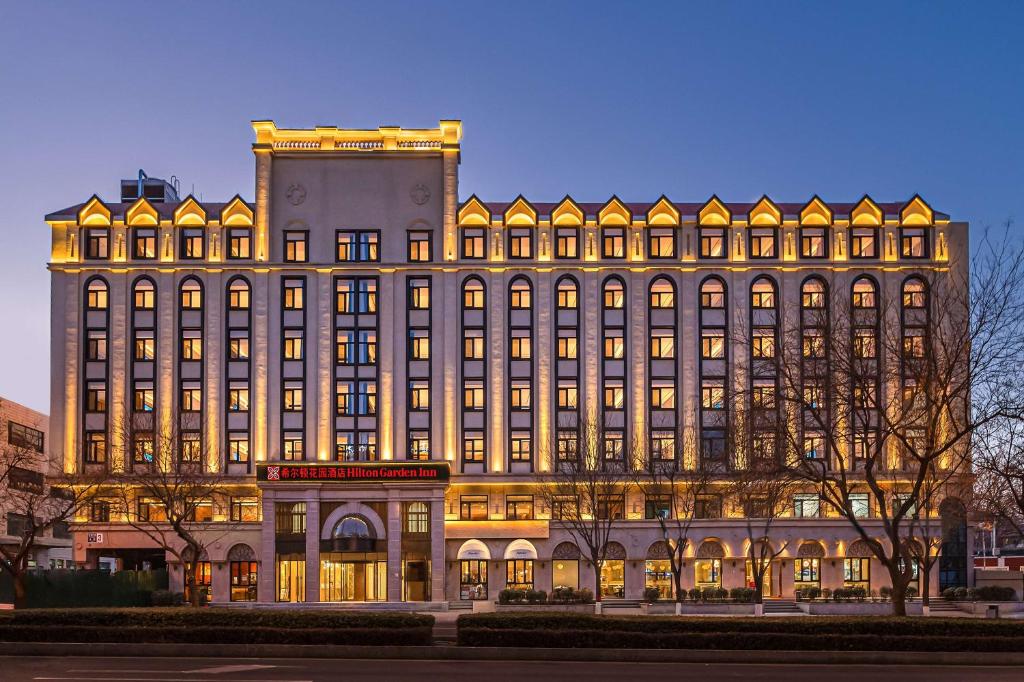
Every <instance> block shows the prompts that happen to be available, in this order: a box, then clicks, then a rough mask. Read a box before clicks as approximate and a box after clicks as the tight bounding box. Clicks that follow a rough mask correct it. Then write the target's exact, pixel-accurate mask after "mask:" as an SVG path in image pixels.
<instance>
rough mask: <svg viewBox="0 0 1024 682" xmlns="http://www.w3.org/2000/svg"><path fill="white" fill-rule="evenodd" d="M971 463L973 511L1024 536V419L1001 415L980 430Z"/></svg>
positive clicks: (1019, 535)
mask: <svg viewBox="0 0 1024 682" xmlns="http://www.w3.org/2000/svg"><path fill="white" fill-rule="evenodd" d="M974 465H975V470H976V472H977V483H976V485H975V497H974V500H975V508H976V509H977V511H979V512H981V513H982V514H984V515H985V516H987V517H990V518H991V519H992V521H993V523H995V524H997V526H999V527H1002V528H1005V529H1007V530H1011V531H1013V533H1014V534H1016V535H1017V536H1018V537H1024V420H1022V419H1004V420H1001V421H999V422H997V423H995V424H992V425H991V427H990V428H987V429H985V430H984V431H983V432H981V433H980V434H979V437H978V438H977V439H976V442H975V455H974ZM993 549H994V548H993Z"/></svg>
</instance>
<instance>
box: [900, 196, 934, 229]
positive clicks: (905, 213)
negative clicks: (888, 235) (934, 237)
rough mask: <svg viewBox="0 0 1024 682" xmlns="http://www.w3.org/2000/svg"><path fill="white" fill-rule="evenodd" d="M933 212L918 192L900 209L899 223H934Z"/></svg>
mask: <svg viewBox="0 0 1024 682" xmlns="http://www.w3.org/2000/svg"><path fill="white" fill-rule="evenodd" d="M934 224H935V212H934V211H932V207H931V206H929V205H928V202H926V201H925V200H924V199H922V198H921V195H920V194H915V195H914V196H913V197H911V199H910V201H908V202H907V203H906V204H905V205H904V206H903V208H901V209H900V225H934Z"/></svg>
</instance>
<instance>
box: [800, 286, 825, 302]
mask: <svg viewBox="0 0 1024 682" xmlns="http://www.w3.org/2000/svg"><path fill="white" fill-rule="evenodd" d="M800 305H801V306H802V307H803V308H805V309H821V308H824V307H825V285H824V284H822V283H821V282H820V281H819V280H816V279H811V280H808V281H806V282H804V285H803V288H802V289H801V292H800Z"/></svg>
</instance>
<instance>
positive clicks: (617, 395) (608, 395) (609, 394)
mask: <svg viewBox="0 0 1024 682" xmlns="http://www.w3.org/2000/svg"><path fill="white" fill-rule="evenodd" d="M625 404H626V395H625V392H624V391H623V389H622V381H621V380H618V379H605V382H604V409H605V410H621V409H623V407H625Z"/></svg>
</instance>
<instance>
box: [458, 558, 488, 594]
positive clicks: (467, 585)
mask: <svg viewBox="0 0 1024 682" xmlns="http://www.w3.org/2000/svg"><path fill="white" fill-rule="evenodd" d="M459 599H487V560H486V559H464V560H462V561H460V562H459Z"/></svg>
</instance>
